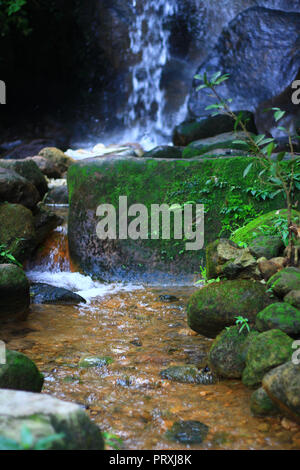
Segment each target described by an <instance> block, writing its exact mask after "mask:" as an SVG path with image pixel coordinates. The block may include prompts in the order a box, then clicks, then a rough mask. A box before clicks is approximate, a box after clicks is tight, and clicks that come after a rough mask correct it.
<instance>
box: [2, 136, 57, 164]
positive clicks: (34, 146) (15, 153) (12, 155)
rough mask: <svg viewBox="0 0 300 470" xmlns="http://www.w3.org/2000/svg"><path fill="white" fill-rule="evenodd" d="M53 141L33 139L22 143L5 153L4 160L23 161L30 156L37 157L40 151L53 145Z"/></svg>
mask: <svg viewBox="0 0 300 470" xmlns="http://www.w3.org/2000/svg"><path fill="white" fill-rule="evenodd" d="M53 144H54V141H51V140H48V139H35V140H32V141H31V142H23V143H21V144H20V145H17V146H16V147H15V148H14V149H12V150H11V149H9V150H8V151H7V152H6V153H5V159H9V160H10V159H18V160H19V159H20V160H22V159H24V158H27V157H30V156H32V155H37V154H38V153H39V151H40V150H42V149H43V148H44V147H47V146H49V145H53Z"/></svg>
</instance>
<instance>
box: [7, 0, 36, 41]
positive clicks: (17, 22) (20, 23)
mask: <svg viewBox="0 0 300 470" xmlns="http://www.w3.org/2000/svg"><path fill="white" fill-rule="evenodd" d="M26 5H27V0H0V27H1V36H2V37H3V36H6V35H7V34H9V32H10V31H11V29H12V28H14V29H17V30H18V31H21V32H22V33H23V34H25V35H27V34H29V33H30V32H31V29H30V28H29V24H28V18H27V12H26Z"/></svg>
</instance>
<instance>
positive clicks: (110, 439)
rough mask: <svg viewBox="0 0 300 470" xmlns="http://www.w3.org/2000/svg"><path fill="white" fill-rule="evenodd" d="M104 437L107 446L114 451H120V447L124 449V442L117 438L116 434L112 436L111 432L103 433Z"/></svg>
mask: <svg viewBox="0 0 300 470" xmlns="http://www.w3.org/2000/svg"><path fill="white" fill-rule="evenodd" d="M102 434H103V437H104V441H105V446H109V447H112V448H113V449H114V450H120V446H121V447H122V444H123V441H122V439H121V438H120V437H118V436H116V435H115V434H111V433H110V432H103V433H102Z"/></svg>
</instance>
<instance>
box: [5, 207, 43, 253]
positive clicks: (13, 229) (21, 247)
mask: <svg viewBox="0 0 300 470" xmlns="http://www.w3.org/2000/svg"><path fill="white" fill-rule="evenodd" d="M0 227H1V231H0V245H3V246H4V248H5V249H6V250H8V252H9V253H11V254H12V255H13V256H14V257H15V258H16V259H17V260H18V261H24V260H25V259H28V258H29V257H30V255H31V254H32V252H33V250H34V249H35V247H36V245H37V235H36V228H35V220H34V217H33V215H32V212H31V211H30V210H29V209H27V208H26V207H24V206H22V205H20V204H0Z"/></svg>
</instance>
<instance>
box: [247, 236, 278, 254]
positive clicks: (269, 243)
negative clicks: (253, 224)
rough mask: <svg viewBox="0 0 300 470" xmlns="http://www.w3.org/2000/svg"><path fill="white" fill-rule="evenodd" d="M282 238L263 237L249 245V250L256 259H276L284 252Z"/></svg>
mask: <svg viewBox="0 0 300 470" xmlns="http://www.w3.org/2000/svg"><path fill="white" fill-rule="evenodd" d="M283 249H284V244H283V241H282V238H280V237H273V236H267V235H261V236H260V237H257V238H255V239H254V240H252V241H251V242H250V243H249V250H250V252H251V253H252V255H253V256H255V258H257V259H258V258H263V257H264V258H266V259H271V258H276V257H279V255H280V254H281V253H282V252H283Z"/></svg>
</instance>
